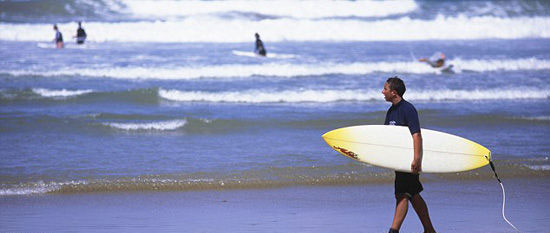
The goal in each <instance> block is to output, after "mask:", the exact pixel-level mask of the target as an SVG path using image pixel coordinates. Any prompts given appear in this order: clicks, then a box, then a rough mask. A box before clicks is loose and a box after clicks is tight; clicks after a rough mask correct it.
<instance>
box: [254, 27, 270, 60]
mask: <svg viewBox="0 0 550 233" xmlns="http://www.w3.org/2000/svg"><path fill="white" fill-rule="evenodd" d="M254 36H256V49H254V52H256V53H257V54H259V55H261V56H264V57H265V55H266V54H267V51H266V50H265V47H264V43H263V42H262V40H260V35H259V34H258V33H256V34H254Z"/></svg>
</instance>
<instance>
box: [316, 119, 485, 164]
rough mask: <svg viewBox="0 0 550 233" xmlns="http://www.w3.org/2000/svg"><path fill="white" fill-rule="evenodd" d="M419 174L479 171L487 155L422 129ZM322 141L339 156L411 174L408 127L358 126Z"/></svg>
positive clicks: (476, 147)
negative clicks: (477, 169)
mask: <svg viewBox="0 0 550 233" xmlns="http://www.w3.org/2000/svg"><path fill="white" fill-rule="evenodd" d="M421 134H422V141H423V157H422V172H431V173H444V172H460V171H468V170H472V169H476V168H479V167H483V166H485V165H487V164H488V163H489V159H490V158H491V152H490V151H489V150H488V149H487V148H485V147H483V146H482V145H480V144H477V143H475V142H473V141H470V140H468V139H465V138H462V137H459V136H455V135H452V134H448V133H443V132H438V131H435V130H429V129H422V130H421ZM323 139H324V140H325V141H326V142H327V143H328V144H329V145H330V146H331V147H332V148H333V149H334V150H336V151H338V152H340V153H341V154H343V155H345V156H347V157H350V158H352V159H355V160H358V161H360V162H364V163H368V164H372V165H375V166H379V167H384V168H389V169H393V170H397V171H404V172H411V162H412V160H413V157H414V151H413V141H412V136H411V133H410V132H409V128H408V127H404V126H389V125H360V126H351V127H345V128H340V129H335V130H332V131H330V132H328V133H325V134H324V135H323Z"/></svg>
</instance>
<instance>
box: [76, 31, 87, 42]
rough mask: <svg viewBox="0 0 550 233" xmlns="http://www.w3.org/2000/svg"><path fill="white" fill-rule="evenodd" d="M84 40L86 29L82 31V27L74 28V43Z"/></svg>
mask: <svg viewBox="0 0 550 233" xmlns="http://www.w3.org/2000/svg"><path fill="white" fill-rule="evenodd" d="M85 40H86V31H84V29H83V28H81V27H79V28H78V29H77V30H76V43H77V44H84V41H85Z"/></svg>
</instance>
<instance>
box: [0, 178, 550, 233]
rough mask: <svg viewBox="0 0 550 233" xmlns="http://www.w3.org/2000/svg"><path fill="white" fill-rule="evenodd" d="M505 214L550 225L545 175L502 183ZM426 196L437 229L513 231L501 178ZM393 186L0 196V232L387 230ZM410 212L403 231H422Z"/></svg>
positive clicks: (538, 227)
mask: <svg viewBox="0 0 550 233" xmlns="http://www.w3.org/2000/svg"><path fill="white" fill-rule="evenodd" d="M503 182H504V186H505V188H506V198H507V200H506V210H505V211H506V217H507V218H508V219H509V220H510V221H511V222H512V223H513V224H514V225H515V226H516V227H518V229H520V230H521V231H523V232H541V231H544V230H545V229H548V228H549V227H550V214H548V213H547V211H546V210H547V209H548V208H550V202H549V201H547V200H546V197H545V194H546V193H547V192H548V191H549V190H550V181H548V180H547V179H544V178H531V179H525V178H518V179H505V180H503ZM424 188H425V190H424V192H422V196H423V197H424V199H426V202H427V204H428V208H429V211H430V216H431V218H432V222H434V226H435V227H436V230H437V231H438V232H514V229H513V228H512V227H510V226H509V225H508V224H507V223H506V222H505V221H504V220H503V218H502V215H501V207H502V206H501V205H502V202H501V201H502V192H501V189H500V187H499V185H498V182H497V181H496V180H490V181H485V180H483V181H471V180H467V181H445V182H427V183H425V184H424ZM392 194H393V185H392V184H369V185H351V186H291V187H282V188H269V189H242V190H223V191H220V190H197V191H191V192H182V191H167V192H153V191H151V192H149V191H148V192H118V193H86V194H43V195H30V196H8V197H0V206H2V209H3V211H2V212H1V213H0V216H1V218H0V231H3V232H10V231H11V232H13V231H16V232H21V231H25V232H29V231H46V232H51V231H66V230H71V231H78V232H109V231H114V230H116V231H122V232H151V231H161V232H167V231H180V232H181V231H184V232H350V231H351V232H354V231H355V232H356V231H366V232H386V231H387V230H388V229H389V224H391V220H392V217H393V208H394V199H393V195H392ZM421 231H422V226H421V224H420V222H419V220H418V218H417V216H416V214H415V213H414V211H413V210H412V208H409V212H408V215H407V218H406V219H405V222H404V223H403V227H402V229H401V232H421Z"/></svg>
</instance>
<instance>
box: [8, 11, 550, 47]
mask: <svg viewBox="0 0 550 233" xmlns="http://www.w3.org/2000/svg"><path fill="white" fill-rule="evenodd" d="M545 25H550V17H543V16H537V17H515V18H499V17H493V16H481V17H466V16H454V17H446V16H439V17H436V18H435V19H412V18H409V17H401V18H397V19H384V20H375V21H364V20H356V19H320V20H311V19H294V18H282V19H271V20H260V21H250V20H243V19H232V20H228V19H223V18H217V17H209V16H205V17H192V18H185V19H179V20H167V21H164V20H162V21H152V22H151V21H137V22H117V23H110V22H109V23H107V22H86V24H85V25H84V27H85V29H86V30H87V32H88V40H90V41H94V42H107V41H111V42H174V43H179V42H222V43H223V42H231V43H232V42H250V41H253V39H254V37H253V35H254V33H255V32H259V33H260V34H261V35H262V38H263V39H264V41H265V42H266V43H269V42H278V41H411V40H413V41H414V40H472V39H474V40H475V39H520V38H550V27H548V26H545ZM58 26H59V28H60V30H61V32H62V33H64V34H65V35H71V34H73V33H74V32H75V31H76V29H77V25H76V24H75V23H74V22H70V23H62V24H58ZM510 28H513V29H514V30H510ZM365 29H368V30H365ZM0 31H3V32H4V33H1V34H0V40H8V41H51V39H52V37H53V34H52V29H51V25H50V24H14V23H0Z"/></svg>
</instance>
